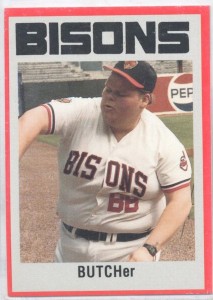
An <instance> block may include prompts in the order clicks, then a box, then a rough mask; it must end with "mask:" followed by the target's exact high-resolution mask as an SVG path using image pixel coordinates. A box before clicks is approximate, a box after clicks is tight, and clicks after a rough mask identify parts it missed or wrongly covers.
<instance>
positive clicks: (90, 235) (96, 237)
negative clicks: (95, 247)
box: [63, 223, 152, 242]
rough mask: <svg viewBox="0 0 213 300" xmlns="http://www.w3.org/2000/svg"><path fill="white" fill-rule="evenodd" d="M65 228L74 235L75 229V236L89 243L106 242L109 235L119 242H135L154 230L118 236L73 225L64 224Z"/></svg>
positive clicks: (119, 234)
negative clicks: (114, 236)
mask: <svg viewBox="0 0 213 300" xmlns="http://www.w3.org/2000/svg"><path fill="white" fill-rule="evenodd" d="M63 225H64V227H65V228H66V229H67V230H68V231H69V232H71V233H72V231H73V229H75V235H77V236H80V237H82V238H84V239H86V240H88V241H106V239H107V236H108V235H111V236H113V235H116V236H117V238H116V241H117V242H129V241H134V240H137V239H141V238H143V237H146V236H147V235H149V234H150V233H151V231H152V229H148V230H147V231H145V232H143V233H118V234H108V233H106V232H99V231H90V230H85V229H80V228H75V227H73V226H71V225H67V224H65V223H63Z"/></svg>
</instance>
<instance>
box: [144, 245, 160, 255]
mask: <svg viewBox="0 0 213 300" xmlns="http://www.w3.org/2000/svg"><path fill="white" fill-rule="evenodd" d="M143 246H144V247H145V248H146V249H147V250H148V251H149V253H150V254H151V255H152V256H155V255H156V253H157V252H158V251H157V249H156V247H155V246H152V245H149V244H144V245H143Z"/></svg>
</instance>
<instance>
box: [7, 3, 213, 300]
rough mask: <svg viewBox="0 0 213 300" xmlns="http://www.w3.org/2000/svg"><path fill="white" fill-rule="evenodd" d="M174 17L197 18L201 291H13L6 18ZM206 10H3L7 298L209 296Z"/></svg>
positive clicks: (192, 8)
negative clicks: (201, 183)
mask: <svg viewBox="0 0 213 300" xmlns="http://www.w3.org/2000/svg"><path fill="white" fill-rule="evenodd" d="M140 14H141V15H173V14H174V15H176V14H182V15H183V14H188V15H189V14H199V15H200V16H201V45H205V47H202V48H201V51H202V86H203V87H204V86H205V88H203V89H202V104H203V105H202V122H203V123H202V133H203V174H204V178H203V187H204V190H203V195H204V210H203V214H204V228H203V232H204V270H205V271H204V276H205V278H204V282H205V287H204V289H193V290H192V289H189V290H187V289H186V290H142V291H141V290H129V291H60V292H58V291H45V292H44V291H41V292H38V291H36V292H35V291H32V292H17V291H13V278H12V255H11V253H12V249H11V207H10V205H11V203H10V175H11V174H10V110H9V101H10V100H9V99H10V95H9V63H10V61H9V51H10V48H9V18H11V17H24V16H26V17H31V16H70V15H74V16H93V15H95V16H98V15H140ZM209 62H210V8H209V6H175V7H173V6H158V7H151V6H150V7H84V8H83V7H81V8H79V7H78V8H77V7H76V8H74V7H73V8H71V7H66V8H64V7H63V8H60V7H59V8H6V9H5V174H6V220H7V221H6V237H7V284H8V295H9V296H17V297H18V296H92V295H93V296H101V295H102V296H109V295H110V296H112V295H178V294H179V295H180V294H182V295H186V294H211V293H212V237H211V234H212V219H211V217H212V214H211V212H212V203H211V167H210V166H211V133H210V132H211V117H210V63H209Z"/></svg>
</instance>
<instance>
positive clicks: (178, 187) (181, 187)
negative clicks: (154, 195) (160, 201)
mask: <svg viewBox="0 0 213 300" xmlns="http://www.w3.org/2000/svg"><path fill="white" fill-rule="evenodd" d="M189 185H190V181H189V182H187V183H185V184H183V185H179V186H176V187H173V188H170V189H165V190H164V189H162V190H163V192H164V193H172V192H175V191H177V190H180V189H183V188H185V187H187V186H189Z"/></svg>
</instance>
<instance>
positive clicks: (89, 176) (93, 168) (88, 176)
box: [81, 155, 101, 180]
mask: <svg viewBox="0 0 213 300" xmlns="http://www.w3.org/2000/svg"><path fill="white" fill-rule="evenodd" d="M93 160H94V161H95V163H96V164H100V162H101V157H98V156H96V155H90V156H88V158H87V160H86V162H85V167H86V168H87V169H88V170H91V172H90V173H89V174H87V172H86V171H82V172H81V177H82V178H86V179H90V180H92V179H93V178H94V177H95V173H96V171H97V167H96V166H94V165H93V164H92V161H93Z"/></svg>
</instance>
